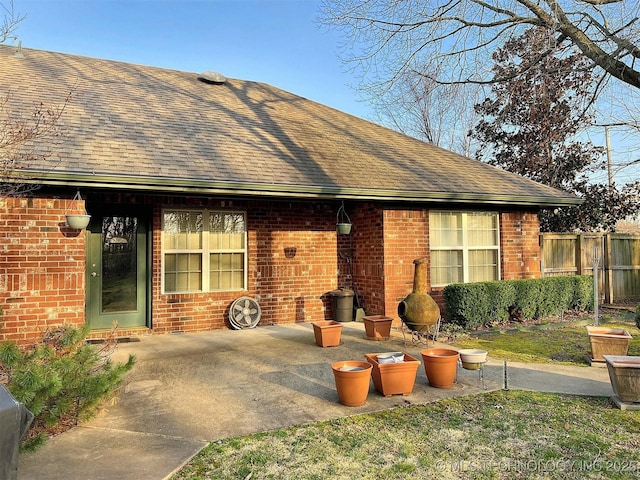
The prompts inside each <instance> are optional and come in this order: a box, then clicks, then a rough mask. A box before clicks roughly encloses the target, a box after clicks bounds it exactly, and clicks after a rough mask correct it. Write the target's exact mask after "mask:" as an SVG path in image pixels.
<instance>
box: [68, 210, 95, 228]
mask: <svg viewBox="0 0 640 480" xmlns="http://www.w3.org/2000/svg"><path fill="white" fill-rule="evenodd" d="M65 217H66V219H67V225H68V226H69V228H73V229H76V230H82V229H83V228H87V226H88V225H89V221H90V220H91V215H80V214H78V215H73V214H71V215H65Z"/></svg>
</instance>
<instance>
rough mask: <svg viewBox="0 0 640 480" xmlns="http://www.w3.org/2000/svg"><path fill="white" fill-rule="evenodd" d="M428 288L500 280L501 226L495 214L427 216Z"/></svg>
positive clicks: (472, 213)
mask: <svg viewBox="0 0 640 480" xmlns="http://www.w3.org/2000/svg"><path fill="white" fill-rule="evenodd" d="M429 241H430V245H431V286H434V287H437V286H445V285H448V284H450V283H468V282H484V281H490V280H499V279H500V226H499V222H498V214H497V213H495V212H453V211H432V212H430V213H429Z"/></svg>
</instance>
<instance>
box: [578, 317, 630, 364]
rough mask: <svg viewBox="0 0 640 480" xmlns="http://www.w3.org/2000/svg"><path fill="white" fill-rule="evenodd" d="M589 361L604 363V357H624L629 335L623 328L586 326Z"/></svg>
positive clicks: (627, 347)
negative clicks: (589, 351) (589, 349)
mask: <svg viewBox="0 0 640 480" xmlns="http://www.w3.org/2000/svg"><path fill="white" fill-rule="evenodd" d="M587 333H588V335H589V342H590V344H591V360H592V361H594V362H604V355H615V356H625V355H626V354H627V351H628V349H629V341H630V340H631V335H630V334H629V332H627V331H626V330H625V329H623V328H607V327H594V326H588V327H587Z"/></svg>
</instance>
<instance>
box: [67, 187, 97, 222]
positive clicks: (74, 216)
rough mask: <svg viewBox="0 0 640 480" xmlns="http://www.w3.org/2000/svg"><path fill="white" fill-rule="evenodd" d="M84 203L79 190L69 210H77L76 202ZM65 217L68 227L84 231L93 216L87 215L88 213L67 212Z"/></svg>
mask: <svg viewBox="0 0 640 480" xmlns="http://www.w3.org/2000/svg"><path fill="white" fill-rule="evenodd" d="M80 201H82V197H81V196H80V190H78V191H77V192H76V194H75V196H74V197H73V200H71V205H70V206H69V210H71V211H73V210H75V209H76V208H75V207H76V202H80ZM64 216H65V218H66V221H67V225H68V226H69V228H73V229H74V230H82V229H84V228H87V226H88V225H89V221H90V220H91V215H87V213H86V212H85V213H67V211H66V210H65V212H64Z"/></svg>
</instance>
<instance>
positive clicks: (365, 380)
mask: <svg viewBox="0 0 640 480" xmlns="http://www.w3.org/2000/svg"><path fill="white" fill-rule="evenodd" d="M372 368H373V367H372V365H371V364H370V363H368V362H360V361H357V360H344V361H340V362H335V363H333V364H332V365H331V369H332V370H333V377H334V379H335V382H336V390H337V391H338V398H339V400H340V403H341V404H343V405H346V406H347V407H359V406H361V405H364V404H365V402H366V401H367V396H368V395H369V386H370V384H371V370H372Z"/></svg>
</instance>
